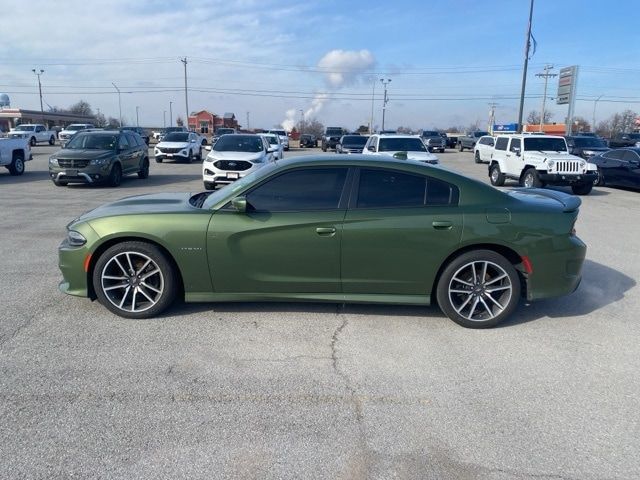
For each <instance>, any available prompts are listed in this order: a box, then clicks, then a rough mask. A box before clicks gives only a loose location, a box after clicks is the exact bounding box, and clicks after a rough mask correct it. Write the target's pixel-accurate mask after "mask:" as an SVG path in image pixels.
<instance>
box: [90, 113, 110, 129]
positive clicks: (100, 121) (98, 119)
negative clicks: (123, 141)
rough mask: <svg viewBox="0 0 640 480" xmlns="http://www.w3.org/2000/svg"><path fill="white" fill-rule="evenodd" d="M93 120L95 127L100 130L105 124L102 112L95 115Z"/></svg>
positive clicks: (105, 120)
mask: <svg viewBox="0 0 640 480" xmlns="http://www.w3.org/2000/svg"><path fill="white" fill-rule="evenodd" d="M93 118H94V121H93V123H95V125H96V127H100V128H102V127H104V126H105V125H106V124H107V119H106V118H105V116H104V114H103V113H102V112H99V113H96V114H95V116H94V117H93Z"/></svg>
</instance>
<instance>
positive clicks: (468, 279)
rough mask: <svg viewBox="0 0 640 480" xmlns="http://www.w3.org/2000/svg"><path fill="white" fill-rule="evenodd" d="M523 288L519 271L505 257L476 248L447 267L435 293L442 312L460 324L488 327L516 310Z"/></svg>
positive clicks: (467, 326)
mask: <svg viewBox="0 0 640 480" xmlns="http://www.w3.org/2000/svg"><path fill="white" fill-rule="evenodd" d="M504 274H506V276H504V277H502V276H503V275H504ZM500 277H502V278H500ZM520 291H521V284H520V277H519V275H518V272H517V271H516V269H515V268H514V266H513V265H512V264H511V263H510V262H509V261H508V260H507V259H506V258H504V257H503V256H502V255H500V254H498V253H496V252H494V251H491V250H473V251H470V252H466V253H463V254H462V255H460V256H458V257H456V258H454V259H453V260H452V261H451V262H450V263H449V264H448V265H447V266H446V267H445V269H444V270H443V272H442V275H441V276H440V280H439V281H438V286H437V291H436V295H437V300H438V305H439V306H440V309H441V310H442V312H443V313H444V314H445V315H446V316H447V317H449V318H450V319H451V320H453V321H454V322H456V323H457V324H458V325H462V326H463V327H466V328H489V327H493V326H495V325H497V324H498V323H500V322H502V321H504V320H506V319H507V318H508V317H509V316H510V315H511V314H512V313H513V311H514V310H515V309H516V307H517V306H518V302H519V301H520Z"/></svg>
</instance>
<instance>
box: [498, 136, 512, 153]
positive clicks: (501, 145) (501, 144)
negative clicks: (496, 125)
mask: <svg viewBox="0 0 640 480" xmlns="http://www.w3.org/2000/svg"><path fill="white" fill-rule="evenodd" d="M508 144H509V139H508V138H507V137H500V138H498V139H497V140H496V150H505V151H506V150H507V145H508Z"/></svg>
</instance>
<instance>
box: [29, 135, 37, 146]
mask: <svg viewBox="0 0 640 480" xmlns="http://www.w3.org/2000/svg"><path fill="white" fill-rule="evenodd" d="M36 143H37V142H36V137H31V138H30V139H29V145H31V146H32V147H35V146H36Z"/></svg>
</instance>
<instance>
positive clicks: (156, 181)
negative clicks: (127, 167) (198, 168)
mask: <svg viewBox="0 0 640 480" xmlns="http://www.w3.org/2000/svg"><path fill="white" fill-rule="evenodd" d="M194 180H202V174H201V173H200V172H197V173H194V174H192V175H190V174H175V175H174V174H168V175H153V174H151V175H149V177H147V178H145V179H139V178H138V177H137V176H136V175H130V176H126V177H123V178H122V183H121V184H120V186H118V187H110V186H109V185H107V184H97V185H91V184H86V183H72V184H70V185H68V186H67V188H73V189H80V190H81V189H94V188H101V189H114V190H126V189H129V188H140V187H157V186H163V185H174V184H180V183H189V182H193V181H194ZM200 190H204V187H202V185H201V188H200Z"/></svg>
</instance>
